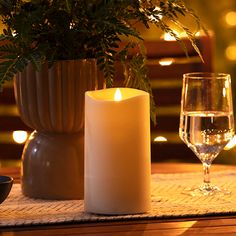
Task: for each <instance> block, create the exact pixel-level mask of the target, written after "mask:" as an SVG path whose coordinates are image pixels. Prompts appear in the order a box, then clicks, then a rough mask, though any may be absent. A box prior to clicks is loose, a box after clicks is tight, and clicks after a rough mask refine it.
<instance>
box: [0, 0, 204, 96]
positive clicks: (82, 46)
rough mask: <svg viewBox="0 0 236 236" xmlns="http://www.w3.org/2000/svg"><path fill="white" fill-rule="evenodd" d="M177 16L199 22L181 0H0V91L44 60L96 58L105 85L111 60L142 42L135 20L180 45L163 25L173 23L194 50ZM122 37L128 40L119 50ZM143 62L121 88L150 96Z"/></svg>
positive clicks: (133, 66)
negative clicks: (138, 91)
mask: <svg viewBox="0 0 236 236" xmlns="http://www.w3.org/2000/svg"><path fill="white" fill-rule="evenodd" d="M179 15H182V16H185V15H190V16H192V17H193V18H194V19H195V21H196V23H197V24H199V19H198V18H197V16H196V15H195V14H194V13H193V11H192V10H191V9H188V8H187V7H186V6H185V5H184V3H183V0H153V1H151V0H0V18H1V21H2V23H3V25H4V26H5V29H4V31H3V34H2V35H1V36H0V45H1V46H0V55H1V58H0V59H2V60H1V62H0V87H1V85H2V84H3V83H4V82H5V81H6V80H11V79H12V78H13V77H14V75H15V74H16V73H18V72H21V71H23V70H24V68H25V67H26V66H27V64H28V63H32V64H33V65H34V66H35V68H36V69H39V68H40V66H41V65H42V64H43V63H45V62H46V61H47V62H49V64H51V65H52V64H53V62H54V61H56V60H68V59H82V58H96V59H97V63H98V65H99V67H100V69H101V70H102V71H103V72H104V77H105V79H106V84H107V86H108V87H110V86H112V82H113V78H114V75H115V69H114V63H115V60H116V59H117V58H120V59H121V60H122V61H126V59H127V57H126V56H127V55H128V53H129V49H130V48H132V47H133V43H131V41H132V40H133V39H134V38H136V39H138V40H139V41H136V42H135V43H136V44H140V41H141V40H142V39H141V37H140V34H139V32H138V31H137V29H136V23H137V22H138V23H141V24H143V25H145V26H146V27H147V28H149V24H155V25H156V26H157V27H158V28H160V29H162V30H163V31H164V32H168V33H169V34H170V35H172V36H174V37H175V38H176V39H177V40H178V41H180V42H181V40H180V39H179V38H178V36H177V35H176V34H175V32H174V31H173V30H172V29H171V27H169V25H168V23H167V22H169V21H172V22H174V23H175V24H178V25H179V26H180V27H181V28H182V29H183V30H184V31H186V33H187V35H188V37H189V39H190V41H191V42H192V44H193V46H194V47H195V49H196V50H197V51H198V48H197V46H196V44H195V42H194V33H191V32H190V31H189V30H188V29H187V27H185V26H184V25H182V23H180V22H179V20H178V16H179ZM123 38H126V39H127V40H128V42H127V45H126V47H125V48H123V49H121V48H119V43H120V41H121V40H122V39H123ZM183 48H184V45H183ZM198 52H199V51H198ZM199 55H200V53H199ZM144 63H145V56H144V54H143V53H140V55H135V57H134V59H133V60H131V62H129V64H128V65H129V69H128V71H129V73H126V75H127V77H126V80H125V82H124V84H125V85H126V86H132V87H136V88H140V89H144V90H146V91H148V92H150V94H151V89H150V84H149V82H148V78H147V75H146V74H147V73H146V68H145V65H144Z"/></svg>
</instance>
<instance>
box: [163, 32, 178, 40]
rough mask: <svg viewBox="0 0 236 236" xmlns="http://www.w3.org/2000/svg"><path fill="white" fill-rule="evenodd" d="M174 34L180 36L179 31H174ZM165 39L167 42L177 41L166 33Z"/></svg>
mask: <svg viewBox="0 0 236 236" xmlns="http://www.w3.org/2000/svg"><path fill="white" fill-rule="evenodd" d="M174 33H175V34H176V35H177V36H178V35H179V33H178V32H177V31H174ZM163 39H164V40H165V41H175V40H176V39H175V37H173V36H171V35H170V34H169V33H165V34H164V36H163Z"/></svg>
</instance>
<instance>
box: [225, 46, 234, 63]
mask: <svg viewBox="0 0 236 236" xmlns="http://www.w3.org/2000/svg"><path fill="white" fill-rule="evenodd" d="M225 55H226V57H227V59H228V60H231V61H235V60H236V43H235V42H233V43H231V44H230V45H229V46H228V47H227V48H226V50H225Z"/></svg>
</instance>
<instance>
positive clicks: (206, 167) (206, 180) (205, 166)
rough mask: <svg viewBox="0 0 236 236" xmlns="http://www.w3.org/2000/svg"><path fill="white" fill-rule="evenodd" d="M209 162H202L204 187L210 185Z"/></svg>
mask: <svg viewBox="0 0 236 236" xmlns="http://www.w3.org/2000/svg"><path fill="white" fill-rule="evenodd" d="M210 167H211V165H210V164H207V163H203V173H204V180H203V182H204V186H205V188H207V187H210V184H211V181H210Z"/></svg>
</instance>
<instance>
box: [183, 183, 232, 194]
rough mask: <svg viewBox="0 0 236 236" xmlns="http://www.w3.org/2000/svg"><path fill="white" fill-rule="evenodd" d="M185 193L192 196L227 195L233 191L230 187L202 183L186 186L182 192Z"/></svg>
mask: <svg viewBox="0 0 236 236" xmlns="http://www.w3.org/2000/svg"><path fill="white" fill-rule="evenodd" d="M182 193H183V194H186V195H190V196H193V197H195V196H225V195H230V194H231V192H230V191H229V190H228V189H221V188H219V187H218V186H215V185H204V184H203V185H200V186H198V187H193V188H186V189H184V191H183V192H182Z"/></svg>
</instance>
